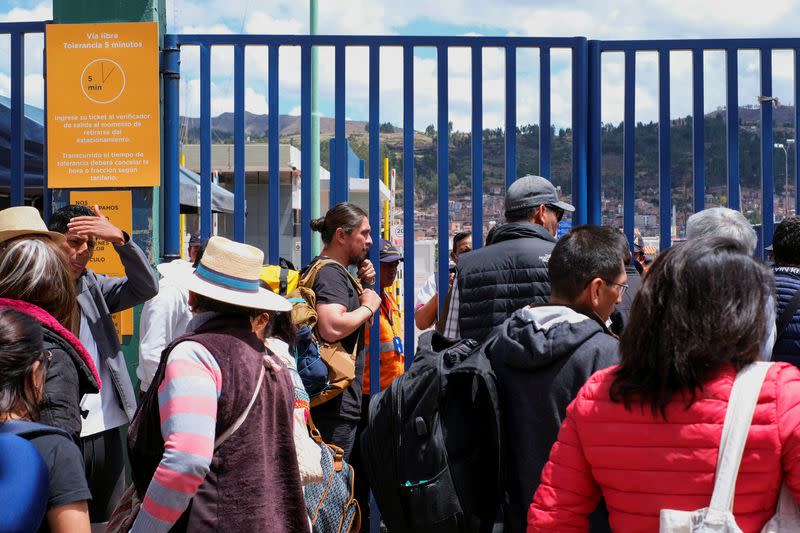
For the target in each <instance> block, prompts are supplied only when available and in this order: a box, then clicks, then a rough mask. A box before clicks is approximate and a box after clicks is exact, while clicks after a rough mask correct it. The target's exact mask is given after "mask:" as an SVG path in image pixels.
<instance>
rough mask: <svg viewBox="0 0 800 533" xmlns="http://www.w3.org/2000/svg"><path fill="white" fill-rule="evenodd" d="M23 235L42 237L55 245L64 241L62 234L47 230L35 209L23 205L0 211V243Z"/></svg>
mask: <svg viewBox="0 0 800 533" xmlns="http://www.w3.org/2000/svg"><path fill="white" fill-rule="evenodd" d="M23 235H44V236H46V237H50V238H51V239H53V241H55V242H56V243H57V244H61V243H62V242H64V240H65V237H64V235H63V234H61V233H59V232H57V231H48V230H47V226H46V225H45V223H44V220H42V217H41V216H40V215H39V211H38V210H37V209H36V208H35V207H31V206H28V205H23V206H19V207H9V208H7V209H3V210H2V211H0V242H5V241H8V240H11V239H15V238H17V237H21V236H23Z"/></svg>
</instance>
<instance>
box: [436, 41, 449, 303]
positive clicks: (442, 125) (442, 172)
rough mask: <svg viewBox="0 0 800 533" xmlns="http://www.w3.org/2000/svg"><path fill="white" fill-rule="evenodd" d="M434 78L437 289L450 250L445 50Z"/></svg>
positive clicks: (443, 282)
mask: <svg viewBox="0 0 800 533" xmlns="http://www.w3.org/2000/svg"><path fill="white" fill-rule="evenodd" d="M436 61H437V66H438V68H437V74H436V83H437V85H438V90H437V98H436V106H437V111H438V112H437V119H436V120H437V126H438V127H439V132H438V135H437V142H438V143H439V144H438V148H439V151H438V159H439V172H438V183H439V187H438V193H439V288H440V289H443V288H444V287H447V286H448V284H449V282H450V281H449V280H450V272H449V264H450V257H449V256H450V250H449V247H448V241H449V240H450V211H449V205H448V200H449V198H448V195H447V189H448V188H449V187H448V185H449V179H448V177H449V165H448V160H447V157H448V147H449V145H450V134H449V124H448V94H447V87H448V84H447V71H448V57H447V46H445V45H441V44H440V45H439V46H437V47H436ZM446 295H447V291H445V290H439V311H440V312H441V310H442V309H443V306H444V303H445V302H444V299H445V296H446Z"/></svg>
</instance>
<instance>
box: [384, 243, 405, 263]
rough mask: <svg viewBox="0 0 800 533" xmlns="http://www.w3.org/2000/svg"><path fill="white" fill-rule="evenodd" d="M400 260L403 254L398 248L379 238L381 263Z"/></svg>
mask: <svg viewBox="0 0 800 533" xmlns="http://www.w3.org/2000/svg"><path fill="white" fill-rule="evenodd" d="M402 260H403V256H402V254H400V250H398V249H397V247H396V246H395V245H394V244H392V243H390V242H389V241H387V240H386V239H381V263H394V262H395V261H402Z"/></svg>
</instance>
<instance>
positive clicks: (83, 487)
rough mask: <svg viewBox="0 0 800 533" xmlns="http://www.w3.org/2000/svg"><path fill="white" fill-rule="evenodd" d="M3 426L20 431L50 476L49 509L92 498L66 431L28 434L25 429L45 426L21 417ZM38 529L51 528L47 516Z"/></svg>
mask: <svg viewBox="0 0 800 533" xmlns="http://www.w3.org/2000/svg"><path fill="white" fill-rule="evenodd" d="M5 425H8V427H10V428H14V429H12V430H11V431H8V433H14V434H20V435H21V436H23V437H24V438H27V439H28V440H29V441H30V443H31V444H33V445H34V447H35V448H36V450H37V451H38V452H39V455H41V456H42V459H43V460H44V464H45V465H46V466H47V473H48V475H49V477H50V479H49V484H48V494H47V510H48V511H49V510H50V509H54V508H56V507H61V506H62V505H66V504H68V503H75V502H79V501H82V500H91V499H92V493H91V492H90V491H89V485H88V484H87V483H86V472H85V470H84V468H85V467H84V462H83V454H81V451H80V450H79V449H78V446H77V445H76V444H75V442H74V441H73V440H72V439H70V438H69V437H68V436H67V434H66V433H60V432H59V433H45V432H41V434H33V435H32V436H30V437H28V436H26V435H25V432H26V431H30V430H31V429H30V428H31V427H38V428H44V427H45V426H42V425H39V424H35V425H34V424H32V423H31V422H27V421H22V420H12V421H8V422H5ZM6 429H8V428H6ZM53 429H55V428H53ZM39 531H40V532H48V531H50V528H49V527H48V525H47V518H45V519H44V520H42V525H41V527H40V528H39Z"/></svg>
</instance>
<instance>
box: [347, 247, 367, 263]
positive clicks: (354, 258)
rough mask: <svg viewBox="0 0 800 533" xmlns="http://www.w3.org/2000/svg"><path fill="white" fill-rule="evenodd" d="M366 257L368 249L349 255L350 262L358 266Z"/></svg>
mask: <svg viewBox="0 0 800 533" xmlns="http://www.w3.org/2000/svg"><path fill="white" fill-rule="evenodd" d="M367 257H369V250H367V251H366V252H361V253H359V254H355V255H351V256H350V264H351V265H355V266H358V265H360V264H361V263H363V262H364V259H366V258H367Z"/></svg>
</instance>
